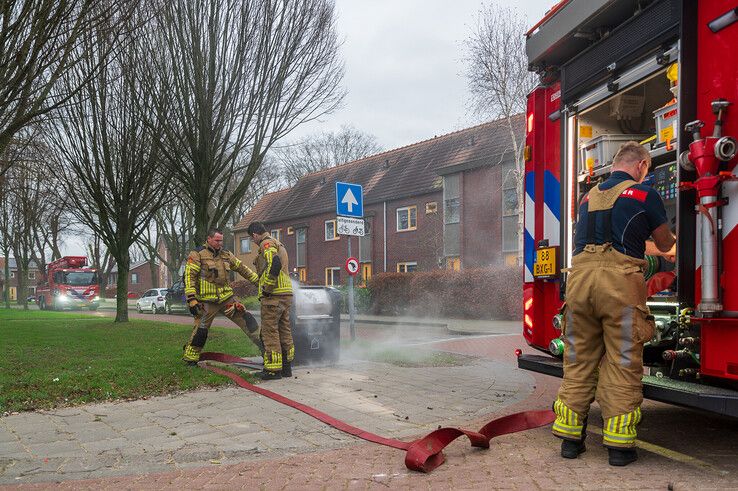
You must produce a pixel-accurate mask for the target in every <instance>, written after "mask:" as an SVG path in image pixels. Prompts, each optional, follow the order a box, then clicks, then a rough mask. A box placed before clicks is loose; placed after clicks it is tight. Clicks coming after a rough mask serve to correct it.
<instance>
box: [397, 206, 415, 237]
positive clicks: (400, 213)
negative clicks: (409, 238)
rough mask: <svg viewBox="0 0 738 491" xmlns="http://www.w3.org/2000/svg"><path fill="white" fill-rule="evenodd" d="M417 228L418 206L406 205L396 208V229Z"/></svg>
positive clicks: (400, 230)
mask: <svg viewBox="0 0 738 491" xmlns="http://www.w3.org/2000/svg"><path fill="white" fill-rule="evenodd" d="M417 228H418V207H417V206H406V207H404V208H398V209H397V231H398V232H406V231H408V230H416V229H417Z"/></svg>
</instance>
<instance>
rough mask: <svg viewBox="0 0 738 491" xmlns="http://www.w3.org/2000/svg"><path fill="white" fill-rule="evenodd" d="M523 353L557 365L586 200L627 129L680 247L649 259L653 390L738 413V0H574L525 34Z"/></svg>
mask: <svg viewBox="0 0 738 491" xmlns="http://www.w3.org/2000/svg"><path fill="white" fill-rule="evenodd" d="M526 52H527V56H528V61H529V67H530V69H531V70H532V71H534V72H536V73H537V74H538V77H539V84H538V86H537V87H535V88H534V89H533V91H532V92H531V93H530V94H529V96H528V101H527V113H526V142H525V144H526V147H525V152H524V159H525V184H524V187H525V189H524V196H525V202H524V214H525V218H524V222H525V229H524V232H523V233H524V263H525V265H524V275H525V278H524V287H523V288H524V292H523V293H524V295H523V307H524V311H523V318H524V319H523V335H524V337H525V340H526V342H527V343H528V344H529V345H530V346H531V347H534V348H536V349H537V350H539V351H541V352H543V354H536V355H531V354H523V355H521V356H519V357H518V366H519V367H521V368H524V369H527V370H532V371H536V372H540V373H546V374H549V375H554V376H559V377H560V376H562V364H561V357H562V354H563V346H564V345H563V338H562V332H561V330H560V328H561V323H560V322H561V318H560V314H559V311H560V309H561V307H562V304H563V302H564V301H565V298H564V296H565V295H564V292H565V285H566V273H565V271H564V270H565V269H566V268H568V267H569V266H570V265H571V259H572V249H573V238H574V230H575V225H576V219H577V214H578V207H579V203H580V200H581V199H582V198H583V197H584V194H585V193H587V191H588V190H589V189H591V188H592V187H593V186H595V185H597V184H598V183H599V182H602V181H603V180H604V179H605V178H607V176H608V175H609V174H610V170H611V166H612V158H613V156H614V154H615V153H616V151H617V150H618V148H619V146H620V145H621V144H622V143H624V142H625V141H637V142H640V143H641V144H643V145H644V146H646V148H647V149H648V150H649V152H650V154H651V160H652V166H651V170H650V174H649V176H648V177H647V179H646V183H647V184H650V185H651V186H652V187H654V188H655V189H656V190H657V191H658V192H659V193H660V195H661V197H662V199H663V202H664V204H665V208H666V211H667V215H668V219H669V220H670V223H671V226H672V227H673V231H674V232H675V233H676V235H677V258H676V262H674V263H672V262H669V261H667V260H665V259H664V258H662V257H649V256H647V257H646V260H647V261H648V268H647V271H646V272H645V273H644V276H645V278H646V280H647V281H648V285H649V294H650V297H649V301H648V305H649V308H650V310H651V313H652V314H653V315H654V317H655V322H656V330H655V333H654V336H653V338H652V339H651V340H650V341H649V342H648V343H646V345H645V347H644V366H645V368H644V377H643V383H644V389H643V391H644V396H645V397H646V398H650V399H653V400H658V401H662V402H667V403H672V404H677V405H682V406H686V407H692V408H697V409H701V410H706V411H711V412H714V413H719V414H723V415H728V416H731V417H738V168H736V164H737V163H738V159H736V139H735V137H738V2H737V1H736V0H651V1H644V0H564V1H561V2H559V3H558V4H556V5H555V6H554V7H553V8H552V9H551V10H550V11H549V12H548V13H547V14H546V15H545V17H544V18H543V19H542V20H541V21H540V22H538V23H537V24H536V25H535V26H534V27H533V28H532V29H531V30H530V31H529V32H528V33H527V35H526Z"/></svg>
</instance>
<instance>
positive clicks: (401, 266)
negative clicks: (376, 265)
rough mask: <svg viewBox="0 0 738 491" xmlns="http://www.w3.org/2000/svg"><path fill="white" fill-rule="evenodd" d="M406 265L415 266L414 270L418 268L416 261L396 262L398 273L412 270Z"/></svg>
mask: <svg viewBox="0 0 738 491" xmlns="http://www.w3.org/2000/svg"><path fill="white" fill-rule="evenodd" d="M408 266H415V271H417V270H418V262H417V261H403V262H401V263H397V272H398V273H412V271H408V270H407V267H408ZM400 269H404V271H400Z"/></svg>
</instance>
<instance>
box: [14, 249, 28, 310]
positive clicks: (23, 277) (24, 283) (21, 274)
mask: <svg viewBox="0 0 738 491" xmlns="http://www.w3.org/2000/svg"><path fill="white" fill-rule="evenodd" d="M22 262H23V261H20V260H18V259H17V258H16V260H15V264H16V265H17V269H16V270H15V274H16V275H18V292H17V295H18V297H17V302H18V305H20V306H21V307H23V310H28V291H27V290H28V268H24V267H23V265H22V264H21V263H22Z"/></svg>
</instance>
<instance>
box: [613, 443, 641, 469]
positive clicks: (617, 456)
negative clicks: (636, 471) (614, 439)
mask: <svg viewBox="0 0 738 491" xmlns="http://www.w3.org/2000/svg"><path fill="white" fill-rule="evenodd" d="M607 455H608V461H609V462H610V465H614V466H616V467H622V466H624V465H628V464H630V463H633V462H635V461H636V460H638V452H636V449H635V448H615V447H607Z"/></svg>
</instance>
